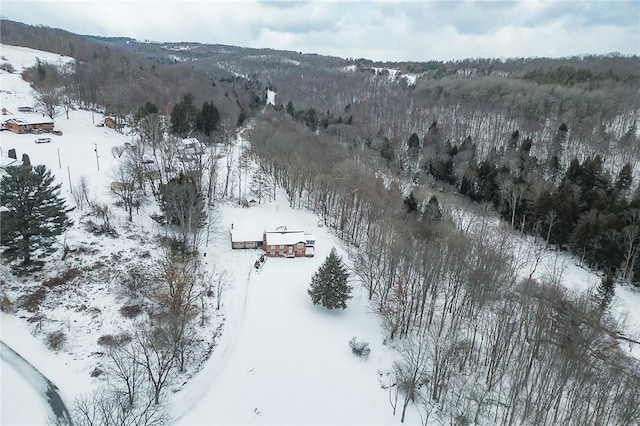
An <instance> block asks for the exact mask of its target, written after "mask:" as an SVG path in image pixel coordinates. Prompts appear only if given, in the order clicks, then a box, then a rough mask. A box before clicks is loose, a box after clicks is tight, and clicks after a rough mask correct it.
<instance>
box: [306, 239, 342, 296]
mask: <svg viewBox="0 0 640 426" xmlns="http://www.w3.org/2000/svg"><path fill="white" fill-rule="evenodd" d="M348 276H349V273H348V272H347V268H346V267H345V266H344V264H343V263H342V259H341V258H340V256H338V254H337V253H336V249H335V248H332V249H331V253H329V256H327V259H326V260H325V261H324V263H323V264H322V265H321V266H320V268H319V269H318V271H316V273H315V274H313V278H312V279H311V287H310V288H309V290H308V293H309V295H310V296H311V300H312V301H313V304H314V305H322V306H324V307H325V308H327V309H336V308H340V309H345V308H346V307H347V300H349V299H351V286H349V284H347V278H348Z"/></svg>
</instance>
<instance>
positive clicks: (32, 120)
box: [5, 116, 53, 125]
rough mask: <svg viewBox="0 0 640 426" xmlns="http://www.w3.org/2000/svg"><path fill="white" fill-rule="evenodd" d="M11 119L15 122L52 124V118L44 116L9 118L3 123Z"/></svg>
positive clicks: (21, 123) (22, 123)
mask: <svg viewBox="0 0 640 426" xmlns="http://www.w3.org/2000/svg"><path fill="white" fill-rule="evenodd" d="M10 121H13V122H14V123H16V124H20V125H24V124H53V119H52V118H49V117H47V116H45V117H29V118H10V119H8V120H7V121H5V123H8V122H10Z"/></svg>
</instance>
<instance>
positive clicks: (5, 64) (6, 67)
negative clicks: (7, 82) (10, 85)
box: [0, 62, 16, 74]
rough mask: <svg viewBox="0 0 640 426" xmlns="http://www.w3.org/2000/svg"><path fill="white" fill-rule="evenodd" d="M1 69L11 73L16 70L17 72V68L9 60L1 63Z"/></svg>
mask: <svg viewBox="0 0 640 426" xmlns="http://www.w3.org/2000/svg"><path fill="white" fill-rule="evenodd" d="M0 70H3V71H6V72H8V73H9V74H13V73H14V72H16V69H15V68H14V67H13V65H11V64H10V63H9V62H3V63H2V64H0Z"/></svg>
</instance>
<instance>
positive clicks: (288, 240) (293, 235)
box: [265, 232, 307, 246]
mask: <svg viewBox="0 0 640 426" xmlns="http://www.w3.org/2000/svg"><path fill="white" fill-rule="evenodd" d="M306 242H307V239H306V237H305V234H304V232H267V233H266V241H265V243H266V244H267V245H268V246H279V245H292V244H296V243H306Z"/></svg>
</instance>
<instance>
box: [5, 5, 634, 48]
mask: <svg viewBox="0 0 640 426" xmlns="http://www.w3.org/2000/svg"><path fill="white" fill-rule="evenodd" d="M0 13H1V14H2V16H3V17H4V18H7V19H11V20H14V21H19V22H24V23H27V24H35V25H46V26H50V27H56V28H62V29H65V30H67V31H71V32H74V33H80V34H92V35H102V36H127V37H132V38H136V39H140V40H153V41H196V42H201V43H220V44H228V45H234V46H245V47H269V48H274V49H286V50H295V51H302V52H304V53H320V54H326V55H335V56H341V57H344V58H347V57H352V58H369V59H374V60H413V61H427V60H432V59H436V60H449V59H463V58H478V57H492V58H499V57H531V56H551V57H558V56H570V55H579V54H584V53H593V54H603V53H610V52H620V53H623V54H640V1H638V0H632V1H619V0H600V1H581V0H573V1H565V0H556V1H549V0H538V1H533V0H527V1H521V0H518V1H515V0H512V1H486V0H476V1H473V0H466V1H403V0H399V1H313V2H303V1H288V2H283V1H273V0H244V1H230V0H226V1H219V0H211V1H202V0H200V1H192V0H182V1H178V0H175V1H162V0H160V1H157V0H153V1H151V0H142V1H140V0H132V1H122V0H110V1H99V2H98V1H91V0H77V1H65V0H50V1H25V0H19V1H18V0H2V5H1V9H0Z"/></svg>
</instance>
